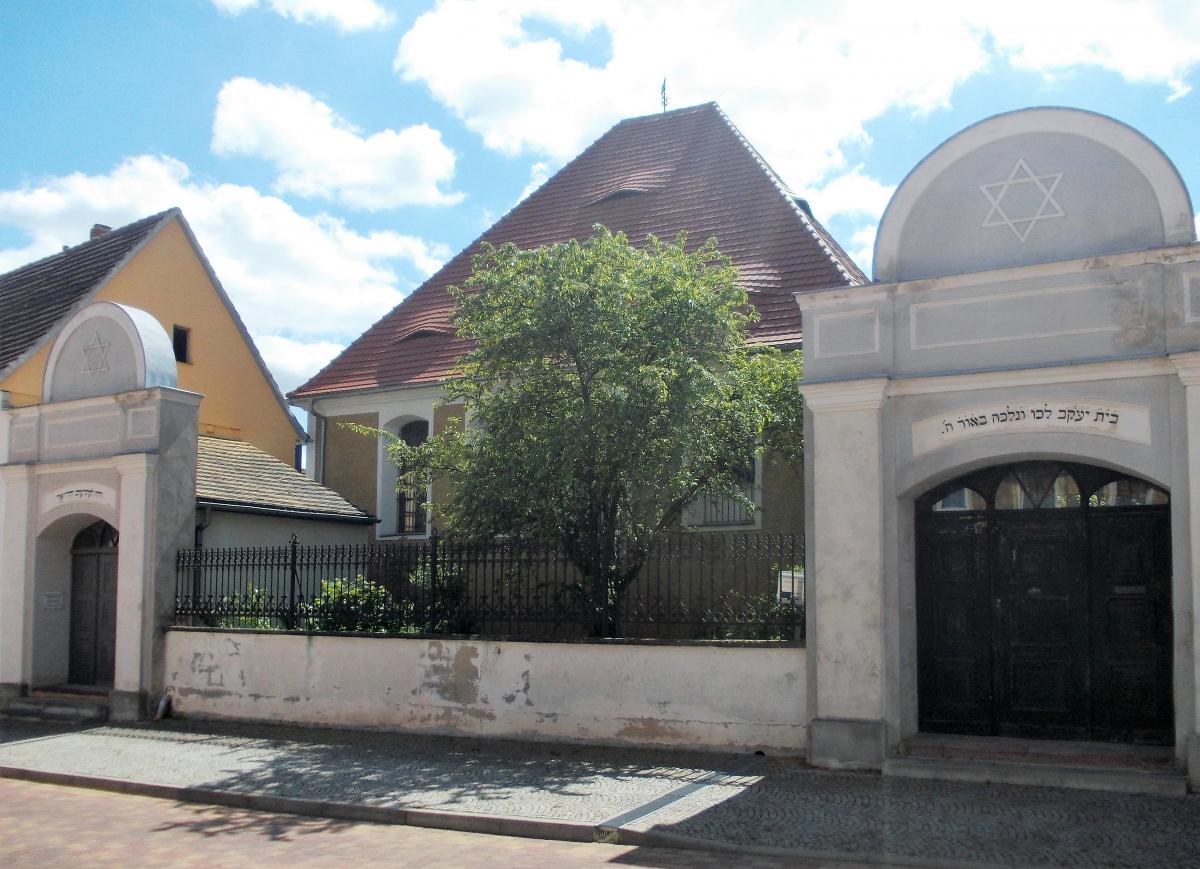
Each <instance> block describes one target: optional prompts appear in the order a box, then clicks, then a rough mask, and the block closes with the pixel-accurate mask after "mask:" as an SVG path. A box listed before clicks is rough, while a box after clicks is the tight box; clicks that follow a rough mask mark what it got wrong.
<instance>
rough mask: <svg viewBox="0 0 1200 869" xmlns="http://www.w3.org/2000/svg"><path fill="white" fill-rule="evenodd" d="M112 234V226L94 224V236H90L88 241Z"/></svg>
mask: <svg viewBox="0 0 1200 869" xmlns="http://www.w3.org/2000/svg"><path fill="white" fill-rule="evenodd" d="M110 232H112V227H111V226H105V225H104V224H103V223H93V224H92V234H91V235H90V236H88V239H89V240H90V239H93V238H99V237H100V236H102V235H108V234H109V233H110Z"/></svg>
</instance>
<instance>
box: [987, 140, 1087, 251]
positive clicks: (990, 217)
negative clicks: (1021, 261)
mask: <svg viewBox="0 0 1200 869" xmlns="http://www.w3.org/2000/svg"><path fill="white" fill-rule="evenodd" d="M1062 177H1063V173H1061V172H1056V173H1054V174H1050V175H1036V174H1034V172H1033V170H1032V169H1030V168H1029V164H1028V163H1026V162H1025V161H1024V160H1023V159H1018V160H1017V164H1016V165H1015V166H1013V169H1012V171H1011V172H1009V173H1008V177H1007V178H1005V179H1004V180H1003V181H994V182H992V183H991V184H980V185H979V189H980V190H981V191H982V192H983V195H984V196H986V197H987V199H988V202H990V203H991V205H992V209H991V211H989V212H988V213H987V217H985V218H984V220H983V223H982V225H981V226H980V228H981V229H986V228H988V227H989V226H1007V227H1008V228H1009V229H1011V230H1012V231H1013V235H1015V236H1016V237H1017V240H1018V241H1025V239H1027V238H1029V233H1030V231H1032V230H1033V227H1034V226H1035V225H1036V224H1037V222H1038V221H1039V220H1050V219H1051V218H1054V217H1066V216H1067V213H1066V212H1065V211H1063V210H1062V206H1061V205H1059V204H1058V200H1057V199H1055V198H1054V191H1055V189H1056V188H1057V187H1058V182H1059V181H1061V180H1062Z"/></svg>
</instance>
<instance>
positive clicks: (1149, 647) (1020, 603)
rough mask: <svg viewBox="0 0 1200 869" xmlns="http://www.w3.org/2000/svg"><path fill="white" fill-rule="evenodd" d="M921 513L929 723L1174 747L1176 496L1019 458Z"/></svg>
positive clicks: (926, 727) (924, 690)
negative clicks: (1173, 512) (1172, 498)
mask: <svg viewBox="0 0 1200 869" xmlns="http://www.w3.org/2000/svg"><path fill="white" fill-rule="evenodd" d="M916 507H917V513H916V517H917V518H916V523H917V657H918V692H917V693H918V718H919V727H920V729H921V730H923V731H926V732H937V733H968V734H990V735H1000V736H1021V737H1031V738H1044V739H1092V740H1104V741H1123V742H1143V743H1157V744H1170V743H1171V742H1172V741H1173V705H1172V693H1171V587H1170V586H1171V583H1170V578H1171V545H1170V505H1169V498H1168V496H1167V493H1166V492H1164V491H1163V490H1161V489H1159V488H1156V487H1155V486H1153V485H1151V484H1149V483H1147V482H1145V481H1143V480H1139V479H1135V478H1132V477H1128V476H1125V475H1123V474H1120V473H1118V472H1115V471H1111V470H1107V469H1104V468H1097V467H1093V466H1089V465H1080V464H1074V463H1068V462H1024V463H1020V464H1014V465H1005V466H998V467H992V468H986V469H984V470H981V471H977V472H974V473H972V474H969V475H967V476H964V477H960V478H959V479H957V480H954V481H952V482H950V483H946V484H944V485H942V486H939V487H937V488H936V489H933V490H932V491H930V492H928V493H927V494H926V495H924V496H923V497H921V498H920V499H919V500H918V502H917V505H916Z"/></svg>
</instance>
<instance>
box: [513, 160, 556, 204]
mask: <svg viewBox="0 0 1200 869" xmlns="http://www.w3.org/2000/svg"><path fill="white" fill-rule="evenodd" d="M550 175H551V172H550V164H549V163H547V162H546V161H545V160H538V161H537V162H536V163H534V164H533V165H532V166H530V167H529V181H528V183H527V184H526V185H525V189H523V190H522V191H521V192H520V193H519V194H518V195H517V202H521V201H522V200H523V199H524V198H525V197H526V196H528V195H529V194H530V193H532V192H533V191H535V190H537V189H538V188H539V187H541V186H542V185H543V184H545V183H546V181H548V180H549V178H550Z"/></svg>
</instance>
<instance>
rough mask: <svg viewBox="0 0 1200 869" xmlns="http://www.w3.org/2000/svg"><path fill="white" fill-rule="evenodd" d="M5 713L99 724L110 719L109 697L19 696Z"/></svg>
mask: <svg viewBox="0 0 1200 869" xmlns="http://www.w3.org/2000/svg"><path fill="white" fill-rule="evenodd" d="M4 715H5V717H7V718H14V719H20V720H22V721H53V722H58V723H66V724H97V723H100V722H103V721H107V720H108V698H107V697H104V698H93V697H69V696H55V697H19V698H17V699H16V700H11V701H9V704H8V707H7V708H6V709H5V710H4Z"/></svg>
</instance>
